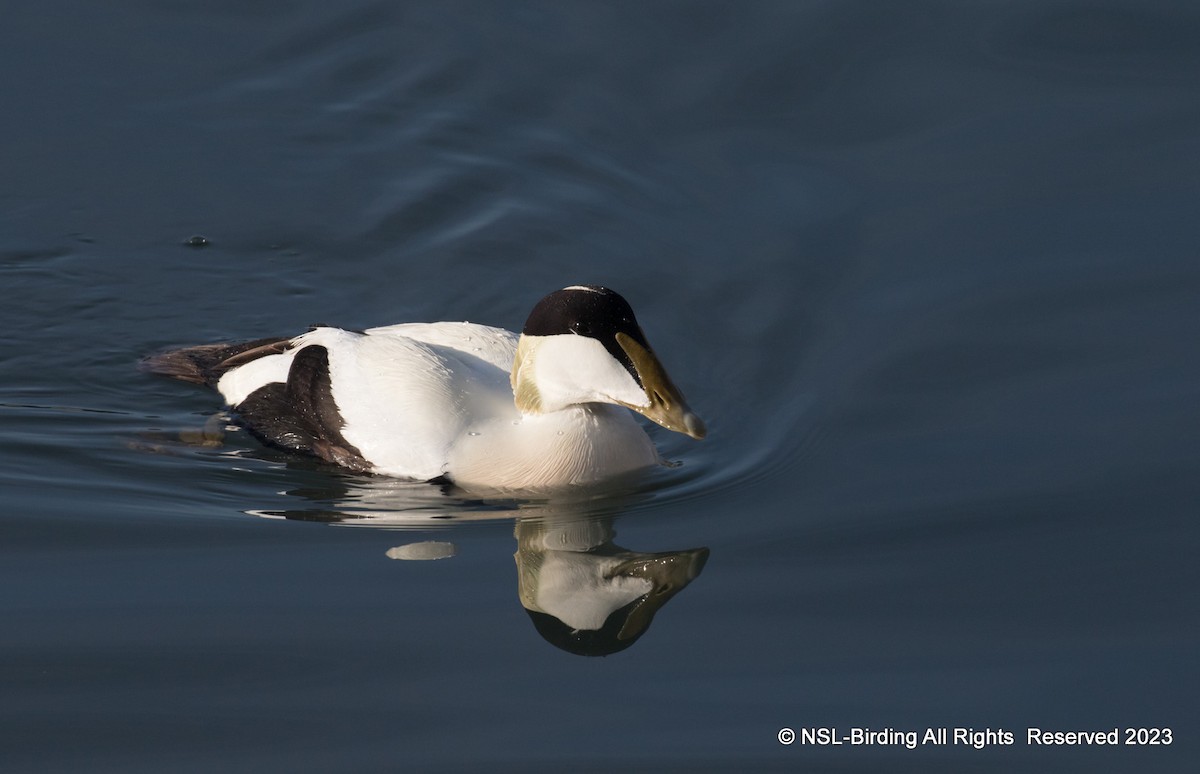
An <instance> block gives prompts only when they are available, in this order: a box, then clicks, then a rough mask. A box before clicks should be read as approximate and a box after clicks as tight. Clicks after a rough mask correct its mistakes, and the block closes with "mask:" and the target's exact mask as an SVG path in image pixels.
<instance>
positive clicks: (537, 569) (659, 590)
mask: <svg viewBox="0 0 1200 774" xmlns="http://www.w3.org/2000/svg"><path fill="white" fill-rule="evenodd" d="M288 494H291V495H294V496H299V497H303V498H305V499H306V500H309V501H311V502H314V506H315V507H309V508H298V509H288V510H283V511H253V512H252V513H253V514H254V515H257V516H264V517H269V518H284V519H297V520H303V521H327V522H334V523H339V524H343V525H347V526H375V527H388V528H393V529H394V528H407V529H421V528H431V527H446V526H449V525H451V524H454V523H455V522H472V521H480V520H495V519H513V520H514V523H515V528H514V534H515V537H516V539H517V551H516V553H515V554H514V557H515V559H516V564H517V596H518V598H519V599H520V602H521V605H522V606H523V607H524V608H525V610H526V611H527V612H528V614H529V617H530V619H531V620H532V621H533V626H534V628H535V629H536V630H537V632H538V633H539V634H540V635H541V636H542V637H543V638H545V640H546V641H547V642H549V643H551V644H553V645H555V646H556V647H559V648H562V649H563V650H565V651H568V652H570V653H574V654H577V655H582V656H603V655H608V654H610V653H616V652H618V651H621V650H624V649H626V648H628V647H629V646H631V645H633V643H635V642H637V640H638V639H639V638H640V637H641V636H642V635H643V634H645V633H646V630H647V629H649V627H650V623H651V622H652V621H653V620H654V616H655V614H657V613H658V611H659V610H661V609H662V607H663V606H664V605H665V604H666V603H667V602H668V601H670V599H671V598H672V597H674V596H675V595H676V594H678V593H679V592H680V591H682V590H683V589H684V588H685V587H686V586H687V585H688V584H689V583H691V582H692V581H693V580H695V579H696V578H697V577H698V576H699V575H700V572H701V571H702V570H703V569H704V564H705V562H706V561H707V560H708V553H709V552H708V549H707V548H691V549H686V550H680V551H664V552H656V553H646V552H639V551H631V550H629V549H626V548H623V547H621V546H618V545H617V544H616V543H615V542H614V539H615V537H616V531H615V530H614V528H613V522H614V514H615V513H617V512H619V511H620V510H622V509H623V508H626V507H628V506H629V505H630V504H631V503H633V502H636V501H637V500H638V499H640V497H642V496H645V495H644V492H643V494H642V495H639V494H638V491H637V490H636V489H630V490H628V491H626V492H624V493H623V494H621V495H619V496H615V495H613V494H611V493H609V494H606V495H604V496H603V497H584V498H575V499H571V500H565V499H546V500H537V501H528V500H513V499H496V500H479V499H472V500H467V499H461V498H459V497H458V496H457V495H456V493H455V492H454V491H453V490H451V489H448V488H443V489H440V490H439V489H438V488H436V487H432V486H430V485H429V484H410V483H407V482H402V481H389V480H386V479H365V480H364V479H345V480H343V481H342V486H340V487H339V488H338V489H336V490H330V489H325V488H320V489H316V488H309V489H304V490H294V491H292V492H289V493H288ZM443 535H444V533H443ZM456 551H457V549H456V547H455V546H454V544H453V542H451V541H448V540H444V539H438V540H425V541H413V542H408V543H405V544H403V545H397V546H395V547H393V548H392V549H391V550H389V551H388V556H389V557H390V558H393V559H406V560H414V559H416V560H422V559H425V560H427V559H443V558H449V557H452V556H454V555H455V553H456Z"/></svg>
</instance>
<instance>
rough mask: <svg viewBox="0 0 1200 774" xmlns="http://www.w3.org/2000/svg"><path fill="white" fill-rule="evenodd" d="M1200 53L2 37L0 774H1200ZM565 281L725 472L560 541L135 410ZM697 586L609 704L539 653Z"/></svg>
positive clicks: (576, 668) (1156, 7)
mask: <svg viewBox="0 0 1200 774" xmlns="http://www.w3.org/2000/svg"><path fill="white" fill-rule="evenodd" d="M1197 41H1200V15H1198V14H1197V13H1196V12H1195V11H1194V10H1193V9H1191V7H1190V6H1189V5H1188V4H1184V3H1174V4H1168V3H1158V4H1145V3H1132V2H1119V1H1118V0H1113V2H1105V3H1088V2H1039V3H965V4H950V5H945V4H938V3H916V4H912V3H909V4H874V3H854V2H845V3H806V4H800V3H794V4H792V3H782V4H768V3H757V4H751V5H749V6H745V5H735V4H717V3H706V4H687V3H651V4H631V5H618V6H611V5H580V4H571V5H570V6H560V5H559V4H549V3H546V4H537V3H522V4H516V5H514V4H506V5H504V6H503V7H500V6H495V5H492V4H479V3H457V4H445V3H420V4H415V3H414V4H391V3H383V2H378V3H370V2H356V3H342V4H334V5H330V4H321V3H306V2H275V3H256V4H250V5H247V4H244V3H206V4H189V3H178V2H175V3H168V2H126V3H115V4H114V3H107V4H94V3H71V2H54V3H43V4H38V5H33V4H24V5H23V6H21V7H17V8H12V9H8V10H7V11H6V18H5V24H4V25H3V28H2V29H0V51H2V52H3V53H2V54H0V62H2V63H3V72H4V73H5V77H4V78H2V79H0V102H2V104H3V105H4V115H5V118H4V120H3V121H0V142H2V145H3V148H4V151H3V154H0V287H2V288H3V290H4V294H3V295H4V302H3V305H2V307H0V320H2V321H3V325H4V328H5V330H6V331H7V335H6V337H5V343H4V345H3V349H2V352H3V357H0V486H2V490H0V491H2V492H3V498H4V508H3V516H2V517H0V588H3V589H4V591H3V594H0V619H2V620H3V624H2V628H0V631H2V634H0V665H2V666H0V769H2V770H4V771H5V772H10V771H12V772H22V771H39V772H46V771H89V772H103V771H121V772H132V771H161V770H164V769H170V770H172V771H213V770H221V771H262V770H281V771H314V772H317V771H320V772H327V771H392V770H398V769H417V770H422V769H427V770H481V769H487V770H512V771H528V770H551V769H554V770H558V769H560V768H563V767H564V766H569V767H570V768H572V769H573V770H581V771H590V770H596V771H598V770H611V769H612V768H614V767H618V768H631V769H634V770H650V769H653V770H672V769H674V770H688V771H695V770H730V769H739V770H750V769H753V770H772V769H779V770H785V769H786V770H792V769H793V768H797V767H802V768H824V769H827V770H838V771H859V770H862V771H870V770H878V769H881V768H886V769H887V770H891V771H903V770H911V771H934V770H946V771H964V770H968V771H1010V770H1013V769H1014V768H1021V769H1022V770H1055V771H1094V770H1107V771H1117V770H1121V771H1183V770H1189V764H1190V761H1191V760H1192V759H1193V758H1194V755H1190V754H1189V753H1191V752H1194V750H1195V749H1196V748H1195V738H1196V729H1197V728H1198V727H1200V724H1198V723H1197V720H1198V717H1197V709H1196V708H1197V705H1196V701H1195V696H1196V694H1197V689H1198V688H1200V685H1198V681H1197V676H1198V673H1197V669H1196V663H1195V662H1196V660H1195V653H1196V648H1197V645H1198V644H1200V641H1198V640H1200V637H1198V631H1200V629H1198V627H1197V610H1198V606H1197V601H1198V600H1197V593H1196V592H1197V587H1198V581H1200V578H1198V577H1197V575H1198V574H1197V570H1196V562H1195V559H1194V557H1195V556H1196V552H1197V548H1198V539H1197V538H1198V536H1200V529H1198V528H1197V526H1196V523H1195V518H1194V517H1195V514H1196V503H1197V501H1198V500H1197V495H1198V494H1200V486H1198V485H1197V483H1196V482H1197V481H1200V476H1198V475H1197V473H1198V468H1200V464H1198V463H1200V455H1198V454H1197V451H1196V444H1195V440H1194V438H1195V428H1196V427H1198V426H1200V422H1198V421H1197V420H1198V419H1200V416H1198V414H1200V412H1198V410H1197V406H1198V405H1200V401H1197V392H1198V388H1197V384H1198V383H1200V380H1198V377H1200V368H1198V367H1197V365H1196V362H1197V359H1196V357H1195V353H1196V344H1197V336H1196V309H1197V306H1196V298H1197V290H1198V289H1200V265H1198V264H1197V261H1196V247H1195V246H1196V245H1197V244H1198V243H1200V227H1198V225H1197V223H1198V221H1197V220H1196V218H1195V211H1196V206H1197V202H1198V193H1200V191H1198V184H1197V181H1198V180H1200V141H1198V140H1197V137H1200V131H1198V129H1200V109H1198V105H1200V101H1198V98H1200V87H1198V86H1197V81H1196V78H1195V73H1196V72H1198V71H1200V43H1197ZM197 236H200V237H203V238H204V240H192V238H193V237H197ZM189 241H203V242H206V243H207V244H206V246H190V245H189V244H188V243H189ZM578 282H598V283H603V284H608V285H610V286H612V287H614V288H617V289H618V290H620V291H621V292H622V293H623V294H624V295H626V297H628V298H629V299H630V301H631V302H632V304H633V306H634V308H635V309H636V310H637V312H638V315H639V318H640V320H641V322H642V324H643V327H644V328H645V330H646V332H647V335H648V336H649V338H650V341H651V342H652V343H653V345H654V346H655V348H656V350H657V351H658V352H659V353H660V355H661V356H662V358H663V360H664V362H665V364H666V365H667V367H668V369H669V370H670V372H671V374H672V376H673V377H674V379H675V381H676V382H677V383H678V384H679V385H680V386H681V387H682V388H683V389H684V391H685V392H686V393H687V395H688V398H689V401H690V403H691V404H692V405H693V407H694V408H695V409H696V410H697V411H698V413H700V415H701V416H702V417H704V419H705V420H706V422H707V423H708V426H709V431H710V433H709V437H708V438H707V439H706V440H705V441H703V442H701V443H695V442H692V441H690V440H688V439H686V438H683V437H681V436H676V435H672V434H669V433H666V432H658V431H655V432H654V436H655V439H656V441H657V442H658V443H659V445H660V447H661V448H662V449H663V451H664V453H665V454H666V455H667V456H668V457H670V458H671V459H673V460H676V461H679V462H680V463H682V464H681V465H680V466H679V467H677V468H675V469H671V470H664V471H661V472H659V473H658V474H656V475H655V476H653V477H651V478H650V479H649V480H646V481H641V482H636V483H635V484H632V485H630V486H629V487H626V488H624V489H622V490H620V491H614V492H610V493H608V494H606V495H604V496H602V497H599V498H597V499H593V500H589V501H584V502H574V503H565V504H564V503H556V502H541V501H529V500H516V499H514V500H509V501H486V502H484V501H478V500H472V499H470V498H466V497H462V496H456V495H454V494H453V493H451V494H449V495H447V494H446V493H443V492H441V491H440V490H437V489H436V488H433V487H426V486H414V485H406V484H402V483H398V482H388V481H381V480H377V479H370V478H364V477H356V476H352V475H342V474H339V473H336V472H332V471H329V470H327V469H323V468H321V467H319V466H315V465H312V464H309V463H306V462H304V461H297V460H293V459H290V458H288V457H287V456H286V455H282V454H279V453H277V452H273V451H270V450H266V449H263V448H261V447H260V446H259V445H258V444H256V443H255V442H254V441H253V440H252V439H250V438H248V437H246V435H245V433H242V432H238V431H236V430H227V429H226V426H227V424H228V422H227V420H226V419H225V418H224V417H222V416H221V415H220V414H218V413H217V410H218V408H219V407H218V405H217V403H216V401H215V400H214V397H213V396H212V395H211V394H208V393H205V392H203V391H200V390H195V389H192V388H189V387H188V386H186V385H181V384H178V383H173V382H168V381H165V380H159V379H156V378H154V377H152V376H149V375H146V374H143V373H140V372H138V370H137V369H136V363H137V360H138V359H139V358H140V357H141V356H143V355H145V354H147V353H151V352H154V351H157V350H159V349H161V348H163V347H166V346H170V345H178V344H189V343H203V342H208V341H216V340H222V339H238V338H251V337H257V336H266V335H278V334H288V333H292V332H297V331H300V330H303V329H304V327H305V326H307V325H308V324H310V323H315V322H327V323H333V324H337V325H342V326H346V327H366V326H371V325H382V324H388V323H393V322H403V321H408V320H438V319H446V320H458V319H470V320H472V321H476V322H481V323H488V324H496V325H503V326H506V327H510V328H511V327H518V326H520V324H521V323H522V321H523V319H524V316H525V314H526V313H527V312H528V310H529V308H530V307H531V306H532V304H533V303H534V302H535V301H536V300H537V299H538V298H540V297H541V295H542V294H544V293H546V292H548V291H550V290H553V289H555V288H558V287H562V286H563V285H567V284H571V283H578ZM546 530H562V531H563V532H562V533H561V534H564V535H568V536H569V539H568V544H569V545H570V546H572V547H574V548H576V549H580V550H577V551H575V553H574V554H573V555H566V556H563V555H546V554H545V552H541V553H539V552H537V551H534V552H533V553H530V552H529V549H528V547H529V546H531V545H536V544H537V541H538V540H539V539H540V538H539V535H542V534H544V531H546ZM555 534H559V533H555ZM585 548H591V549H593V550H592V551H591V552H590V553H586V552H583V551H582V549H585ZM689 549H707V550H708V554H707V562H706V563H701V569H700V570H699V571H698V574H695V576H694V578H693V579H692V580H691V581H690V584H689V585H687V586H686V588H683V589H682V590H680V591H678V593H677V594H675V596H673V597H671V598H669V599H668V600H667V601H666V602H665V604H663V605H662V606H661V608H660V609H659V610H658V612H657V613H656V614H655V615H654V617H653V625H652V626H651V627H650V628H648V629H645V630H644V631H642V632H641V635H640V636H639V637H638V638H637V639H636V640H635V641H634V642H633V643H632V644H629V645H628V646H627V647H626V648H625V649H623V650H621V651H620V652H617V653H614V654H612V655H610V656H608V657H606V658H585V657H581V656H578V655H574V654H572V653H569V652H567V651H566V650H563V649H561V648H560V647H556V646H555V644H553V643H552V642H550V641H549V640H548V639H547V638H546V637H545V636H543V633H542V632H540V631H539V629H538V628H537V626H536V625H535V618H534V617H533V616H531V615H530V614H527V613H526V611H525V609H524V608H523V606H522V594H521V589H522V586H521V585H520V584H521V579H522V578H523V577H526V575H525V574H524V573H525V572H526V570H527V569H528V568H529V567H535V566H544V563H546V562H551V561H571V560H575V559H578V558H579V556H580V555H582V556H585V557H589V558H592V559H605V557H616V556H621V557H624V558H625V559H629V558H630V557H639V556H641V557H643V559H642V560H640V561H648V560H645V559H644V555H646V554H656V553H662V552H682V551H686V550H689ZM514 554H515V555H516V556H517V559H518V562H517V563H516V564H515V563H514ZM560 554H561V552H560ZM699 555H700V554H687V556H692V557H698V556H699ZM439 556H440V557H441V558H438V557H439ZM393 557H398V558H393ZM406 557H410V558H407V559H406ZM421 558H424V560H417V559H421ZM631 561H632V560H631ZM539 563H542V564H539ZM560 644H561V643H560ZM784 726H788V727H793V728H795V729H797V730H799V729H803V728H811V727H837V728H838V729H839V730H840V732H841V733H849V730H850V729H851V728H852V727H861V728H870V729H875V730H879V729H894V730H899V731H910V730H917V731H922V732H923V730H924V729H925V728H926V727H950V728H953V727H956V726H957V727H969V728H974V729H977V730H981V729H986V728H991V729H999V728H1004V729H1006V730H1009V731H1012V732H1014V734H1015V737H1016V739H1015V743H1014V744H1013V745H1010V746H990V747H986V748H984V749H980V750H976V749H974V748H971V747H968V746H963V745H957V746H955V745H948V746H946V747H944V748H941V747H936V746H930V745H924V746H918V747H917V748H916V749H914V750H908V749H906V748H905V747H903V746H900V745H890V746H879V745H875V746H870V747H853V746H838V747H823V746H813V745H802V744H800V743H796V744H793V745H792V746H783V745H781V744H780V743H779V742H778V741H777V740H776V734H777V732H778V731H779V729H780V728H781V727H784ZM1034 726H1036V727H1040V728H1044V729H1048V730H1059V731H1069V730H1107V729H1111V728H1114V727H1121V728H1124V727H1127V726H1133V727H1170V728H1172V729H1173V732H1174V739H1175V741H1174V743H1173V744H1172V745H1171V746H1167V747H1164V746H1155V747H1135V746H1123V745H1122V746H1119V747H1117V748H1115V749H1114V748H1107V747H1096V746H1091V747H1066V748H1038V747H1031V746H1029V745H1027V744H1026V743H1025V730H1026V728H1028V727H1034Z"/></svg>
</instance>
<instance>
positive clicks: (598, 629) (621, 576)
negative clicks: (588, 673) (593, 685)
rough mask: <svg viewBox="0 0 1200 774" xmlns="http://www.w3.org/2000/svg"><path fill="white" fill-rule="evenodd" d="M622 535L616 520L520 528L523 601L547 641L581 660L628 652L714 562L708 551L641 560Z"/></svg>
mask: <svg viewBox="0 0 1200 774" xmlns="http://www.w3.org/2000/svg"><path fill="white" fill-rule="evenodd" d="M615 536H616V532H615V531H614V530H613V528H612V519H588V520H578V521H572V520H569V519H568V520H557V519H544V520H542V519H539V520H518V521H517V526H516V537H517V553H516V554H515V556H516V560H517V588H518V595H519V596H520V599H521V605H522V606H524V608H525V610H526V612H528V613H529V617H530V618H531V619H533V626H534V628H536V629H537V631H538V634H541V635H542V637H544V638H545V639H546V641H547V642H549V643H551V644H552V645H556V646H558V647H560V648H562V649H563V650H565V651H568V652H570V653H575V654H577V655H580V656H606V655H608V654H609V653H616V652H617V651H620V650H624V649H625V648H628V647H629V646H630V645H632V644H633V643H635V642H637V640H638V638H639V637H641V636H642V635H643V634H645V633H646V630H647V629H649V628H650V622H651V621H652V620H654V614H655V613H657V612H658V611H659V610H660V609H661V608H662V606H663V605H665V604H666V603H667V602H668V601H669V600H670V599H671V597H673V596H675V595H676V594H678V593H679V592H680V591H682V590H683V589H684V587H685V586H687V585H688V584H689V583H691V582H692V581H693V580H695V579H696V577H697V576H698V575H699V574H700V571H701V570H703V569H704V563H705V562H706V561H707V560H708V549H707V548H693V549H689V550H686V551H666V552H662V553H653V554H650V553H641V552H637V551H629V550H627V549H624V548H621V547H620V546H618V545H617V544H616V543H614V542H613V538H614V537H615Z"/></svg>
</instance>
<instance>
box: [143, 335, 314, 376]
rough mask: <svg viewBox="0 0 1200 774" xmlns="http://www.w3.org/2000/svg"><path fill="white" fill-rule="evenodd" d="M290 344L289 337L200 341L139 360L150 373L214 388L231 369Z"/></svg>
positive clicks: (284, 349)
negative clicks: (193, 345) (218, 341)
mask: <svg viewBox="0 0 1200 774" xmlns="http://www.w3.org/2000/svg"><path fill="white" fill-rule="evenodd" d="M290 346H291V339H287V338H265V339H255V340H254V341H246V342H241V343H238V344H202V345H199V346H195V347H184V348H182V349H173V350H170V351H168V352H162V353H160V354H157V355H151V356H149V357H147V358H144V359H143V360H142V362H141V367H142V369H144V370H146V371H149V372H150V373H152V374H161V375H162V376H169V377H171V378H172V379H179V380H180V381H184V382H191V383H192V384H203V385H206V386H208V387H216V386H217V382H218V381H219V380H220V378H221V376H222V375H223V374H224V373H225V372H226V371H228V370H230V369H231V368H237V367H238V366H240V365H245V364H246V363H249V362H250V361H251V360H257V359H258V358H260V357H264V356H266V355H277V354H279V353H280V352H284V351H286V350H287V349H288V348H289V347H290Z"/></svg>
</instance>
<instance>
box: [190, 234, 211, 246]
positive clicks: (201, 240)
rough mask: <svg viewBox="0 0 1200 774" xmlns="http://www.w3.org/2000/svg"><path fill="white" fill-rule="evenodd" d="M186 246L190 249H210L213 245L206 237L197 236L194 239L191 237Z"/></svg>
mask: <svg viewBox="0 0 1200 774" xmlns="http://www.w3.org/2000/svg"><path fill="white" fill-rule="evenodd" d="M184 244H185V245H187V246H188V247H208V246H209V245H210V244H212V243H211V242H209V241H208V239H207V238H206V237H202V236H200V235H199V234H197V235H196V236H194V237H190V238H189V239H188V240H187V241H186V242H184Z"/></svg>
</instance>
